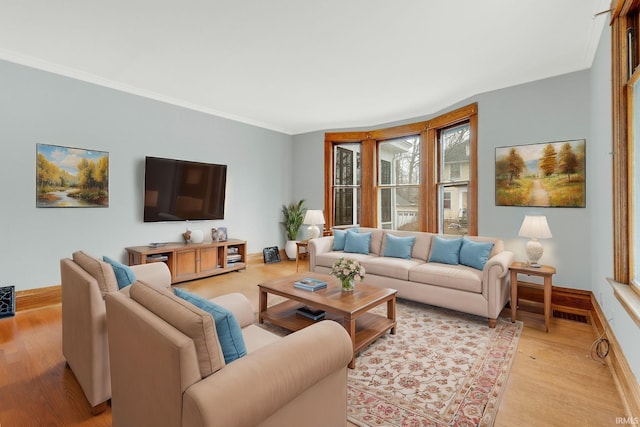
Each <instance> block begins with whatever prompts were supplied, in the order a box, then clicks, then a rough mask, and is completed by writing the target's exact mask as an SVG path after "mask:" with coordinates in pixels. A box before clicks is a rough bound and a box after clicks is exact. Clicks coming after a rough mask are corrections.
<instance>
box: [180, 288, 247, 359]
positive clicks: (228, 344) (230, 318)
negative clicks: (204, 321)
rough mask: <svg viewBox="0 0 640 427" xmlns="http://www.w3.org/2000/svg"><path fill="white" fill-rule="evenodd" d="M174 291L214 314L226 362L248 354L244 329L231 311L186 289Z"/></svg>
mask: <svg viewBox="0 0 640 427" xmlns="http://www.w3.org/2000/svg"><path fill="white" fill-rule="evenodd" d="M174 292H175V294H176V295H177V296H179V297H180V298H182V299H184V300H186V301H189V302H190V303H191V304H193V305H195V306H196V307H199V308H201V309H203V310H204V311H206V312H207V313H209V314H211V316H213V320H214V321H215V322H216V332H217V333H218V341H220V347H222V354H223V355H224V363H225V364H226V363H231V362H233V361H234V360H237V359H239V358H241V357H242V356H246V354H247V348H246V346H245V344H244V339H243V338H242V330H241V329H240V325H239V324H238V320H236V317H235V316H234V315H233V313H232V312H231V311H229V310H227V309H226V308H224V307H222V306H220V305H218V304H215V303H214V302H212V301H209V300H207V299H204V298H202V297H200V296H198V295H195V294H192V293H191V292H187V291H185V290H184V289H180V288H174Z"/></svg>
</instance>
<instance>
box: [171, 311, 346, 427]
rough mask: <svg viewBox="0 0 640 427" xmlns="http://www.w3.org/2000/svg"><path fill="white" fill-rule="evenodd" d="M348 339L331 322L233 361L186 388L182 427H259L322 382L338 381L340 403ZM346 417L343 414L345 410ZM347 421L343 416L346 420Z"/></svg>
mask: <svg viewBox="0 0 640 427" xmlns="http://www.w3.org/2000/svg"><path fill="white" fill-rule="evenodd" d="M352 355H353V350H352V345H351V339H350V338H349V335H348V334H347V333H346V331H345V329H344V328H343V327H342V326H340V325H339V324H338V323H336V322H333V321H322V322H319V323H317V324H314V325H312V326H309V327H307V328H305V329H302V330H300V331H298V332H295V333H293V334H290V335H288V336H286V337H284V338H283V339H281V340H279V341H278V342H275V343H273V344H271V345H268V346H266V347H263V348H261V349H259V350H257V351H255V352H253V353H251V354H248V355H247V356H245V357H243V358H241V359H238V360H236V361H234V362H232V363H230V364H228V365H227V366H225V367H224V368H223V369H221V370H220V371H218V372H216V373H214V374H213V375H211V376H209V377H207V378H205V379H204V380H202V381H200V382H198V383H196V384H193V385H192V386H191V387H189V388H188V389H187V390H186V392H185V394H184V399H183V419H182V421H183V422H182V424H183V425H200V426H205V425H220V426H225V427H241V426H250V425H251V426H253V425H258V424H260V423H261V422H262V421H264V420H266V419H267V418H269V417H270V416H272V415H273V414H275V413H276V412H278V410H279V409H280V408H282V407H284V406H285V405H287V403H289V402H290V401H292V400H293V399H295V398H297V397H298V396H299V395H301V394H303V393H304V392H305V391H307V390H309V389H311V388H312V387H314V385H316V384H317V383H319V382H321V381H322V380H323V379H324V378H326V377H328V376H331V375H332V374H333V375H335V374H336V373H337V374H338V375H339V376H340V377H342V376H344V382H341V384H342V385H341V386H340V387H336V388H340V389H336V390H332V394H333V395H336V396H338V397H339V398H340V400H341V401H344V402H345V410H346V376H347V364H348V363H349V361H350V360H351V357H352ZM345 415H346V412H345ZM345 418H346V417H345Z"/></svg>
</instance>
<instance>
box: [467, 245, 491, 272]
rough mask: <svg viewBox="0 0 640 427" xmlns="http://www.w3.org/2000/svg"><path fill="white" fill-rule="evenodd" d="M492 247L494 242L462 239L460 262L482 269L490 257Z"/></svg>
mask: <svg viewBox="0 0 640 427" xmlns="http://www.w3.org/2000/svg"><path fill="white" fill-rule="evenodd" d="M492 249H493V243H492V242H474V241H472V240H469V239H462V246H461V247H460V264H464V265H467V266H469V267H473V268H476V269H478V270H482V269H483V268H484V265H485V264H486V263H487V260H488V259H489V255H490V254H491V250H492Z"/></svg>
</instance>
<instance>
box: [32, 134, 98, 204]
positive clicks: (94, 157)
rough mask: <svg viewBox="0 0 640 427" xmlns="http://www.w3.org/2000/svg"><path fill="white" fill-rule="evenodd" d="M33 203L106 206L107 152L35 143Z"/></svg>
mask: <svg viewBox="0 0 640 427" xmlns="http://www.w3.org/2000/svg"><path fill="white" fill-rule="evenodd" d="M36 170H37V172H36V175H37V176H36V187H37V189H36V194H37V196H36V197H37V202H36V206H37V207H39V208H87V207H108V206H109V153H107V152H104V151H96V150H87V149H83V148H72V147H61V146H58V145H48V144H37V146H36Z"/></svg>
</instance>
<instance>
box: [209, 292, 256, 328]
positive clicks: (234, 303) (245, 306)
mask: <svg viewBox="0 0 640 427" xmlns="http://www.w3.org/2000/svg"><path fill="white" fill-rule="evenodd" d="M211 302H213V303H215V304H218V305H220V306H222V307H224V308H226V309H227V310H229V311H231V312H232V313H233V315H234V316H235V317H236V320H237V321H238V323H239V324H240V327H241V328H244V327H245V326H249V325H251V324H252V323H253V306H252V305H251V302H250V301H249V299H248V298H247V297H245V296H244V295H242V294H241V293H238V292H234V293H231V294H226V295H221V296H219V297H215V298H211Z"/></svg>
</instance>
